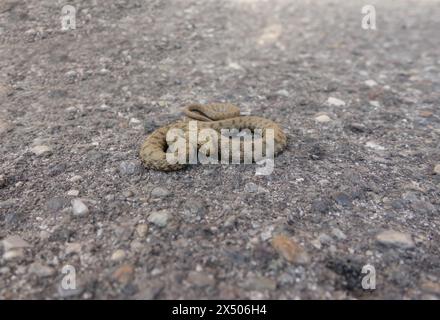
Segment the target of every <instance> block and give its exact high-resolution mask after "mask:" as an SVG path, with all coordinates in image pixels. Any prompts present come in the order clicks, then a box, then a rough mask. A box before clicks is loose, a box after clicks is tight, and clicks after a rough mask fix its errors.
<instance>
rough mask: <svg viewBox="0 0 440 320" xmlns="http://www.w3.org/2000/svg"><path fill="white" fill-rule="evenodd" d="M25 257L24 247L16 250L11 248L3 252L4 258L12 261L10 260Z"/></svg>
mask: <svg viewBox="0 0 440 320" xmlns="http://www.w3.org/2000/svg"><path fill="white" fill-rule="evenodd" d="M23 257H24V251H23V249H15V250H9V251H6V252H5V253H4V254H3V259H4V260H5V261H10V260H20V259H22V258H23Z"/></svg>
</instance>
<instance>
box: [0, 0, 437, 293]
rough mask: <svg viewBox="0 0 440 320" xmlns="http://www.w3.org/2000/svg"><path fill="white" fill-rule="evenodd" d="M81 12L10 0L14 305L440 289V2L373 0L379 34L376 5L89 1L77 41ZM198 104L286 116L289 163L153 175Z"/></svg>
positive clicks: (45, 1)
mask: <svg viewBox="0 0 440 320" xmlns="http://www.w3.org/2000/svg"><path fill="white" fill-rule="evenodd" d="M66 3H67V2H66V1H62V0H60V1H50V0H38V1H37V0H27V1H22V0H20V1H18V0H12V1H11V0H1V1H0V43H1V45H0V69H1V73H0V141H1V145H0V160H1V162H0V241H1V244H2V245H0V299H11V298H12V299H15V298H37V299H39V298H63V299H94V298H95V299H114V298H117V299H174V298H186V299H204V298H221V299H229V298H231V299H234V298H242V299H262V298H263V299H264V298H268V299H297V298H302V299H309V298H316V299H347V298H348V299H351V298H355V299H365V298H372V299H383V298H390V299H400V298H411V299H436V298H437V299H438V298H440V250H439V245H438V244H439V243H440V235H439V230H440V188H439V187H440V148H439V141H440V113H439V110H440V108H439V107H440V72H439V67H440V56H439V53H440V41H439V26H440V2H439V1H434V0H431V1H428V0H417V1H416V0H408V1H391V0H389V1H369V3H372V4H375V6H376V12H377V19H376V21H377V30H364V29H363V28H362V27H361V21H362V18H363V14H362V13H361V9H362V6H363V5H364V4H365V3H364V2H361V1H336V0H333V1H329V0H325V1H319V2H318V1H305V0H304V1H287V0H270V1H269V0H267V1H258V0H225V1H218V0H185V1H182V0H170V1H159V0H149V1H140V0H133V1H128V0H109V1H103V0H94V1H93V0H92V1H79V0H76V1H69V3H70V4H73V5H74V6H75V7H76V9H77V21H76V23H77V28H76V30H69V31H62V30H61V23H60V17H61V8H62V6H63V5H64V4H66ZM193 102H200V103H207V102H231V103H235V104H237V105H238V106H240V107H241V108H242V110H243V111H245V112H248V113H250V114H252V115H258V116H263V117H267V118H270V119H272V120H274V121H276V122H278V123H280V125H281V126H282V127H283V128H284V130H285V132H286V134H287V135H288V139H289V140H288V147H287V150H285V151H284V152H283V153H282V154H281V155H280V156H279V157H277V158H276V159H275V169H274V172H273V173H272V174H271V175H268V176H257V175H255V171H256V167H257V166H256V165H209V166H202V165H199V166H191V167H190V168H189V169H187V170H184V171H180V172H174V173H162V172H153V171H149V170H146V169H144V168H143V167H142V165H141V163H140V161H139V157H138V150H139V147H140V145H141V143H142V141H143V139H144V138H145V136H146V135H147V134H148V133H149V132H151V131H152V130H154V129H155V128H158V127H160V126H163V125H166V124H168V123H170V122H171V121H175V120H177V119H179V118H180V117H181V113H180V110H181V108H182V106H185V105H186V104H188V103H193ZM366 264H370V265H371V266H373V267H374V268H375V271H376V289H375V290H363V289H362V287H361V281H362V277H363V276H364V274H362V273H361V270H362V268H363V266H364V265H366ZM72 268H74V270H75V275H76V281H75V282H76V287H75V289H69V288H67V289H66V288H65V287H64V286H63V283H64V282H63V280H65V277H66V276H72V275H73V273H72V272H71V270H72ZM63 272H64V273H63ZM370 275H371V274H370Z"/></svg>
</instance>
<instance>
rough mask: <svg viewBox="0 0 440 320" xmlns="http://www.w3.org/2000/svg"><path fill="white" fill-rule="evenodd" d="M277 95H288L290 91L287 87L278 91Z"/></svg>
mask: <svg viewBox="0 0 440 320" xmlns="http://www.w3.org/2000/svg"><path fill="white" fill-rule="evenodd" d="M277 95H279V96H282V97H288V96H289V91H287V90H286V89H281V90H278V91H277Z"/></svg>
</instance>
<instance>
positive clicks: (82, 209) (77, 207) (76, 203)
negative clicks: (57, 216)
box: [71, 199, 89, 217]
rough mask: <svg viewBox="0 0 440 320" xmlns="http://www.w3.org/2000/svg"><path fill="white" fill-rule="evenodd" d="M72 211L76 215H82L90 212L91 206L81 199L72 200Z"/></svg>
mask: <svg viewBox="0 0 440 320" xmlns="http://www.w3.org/2000/svg"><path fill="white" fill-rule="evenodd" d="M71 203H72V212H73V215H74V216H77V217H80V216H85V215H87V214H88V213H89V208H87V206H86V205H85V204H84V202H82V200H80V199H73V200H72V202H71Z"/></svg>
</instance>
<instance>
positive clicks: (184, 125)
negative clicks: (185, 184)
mask: <svg viewBox="0 0 440 320" xmlns="http://www.w3.org/2000/svg"><path fill="white" fill-rule="evenodd" d="M183 112H184V114H185V115H186V116H187V117H188V118H189V119H184V120H182V121H178V122H175V123H172V124H169V125H167V126H164V127H161V128H159V129H157V130H155V131H153V132H152V133H151V134H150V135H149V136H148V137H147V138H146V139H145V141H144V143H143V144H142V146H141V149H140V157H141V159H142V161H143V163H144V165H145V167H146V168H149V169H154V170H160V171H176V170H180V169H183V168H184V167H185V164H183V163H175V164H172V163H170V162H169V161H168V160H167V158H166V154H167V149H168V142H167V132H168V131H169V130H170V129H181V130H182V132H184V133H185V136H186V137H188V135H187V134H188V131H189V129H188V124H189V121H196V124H197V130H198V132H200V130H202V129H213V130H215V131H216V132H217V133H218V134H219V136H220V135H221V130H222V129H230V130H231V129H238V130H242V129H249V130H250V131H251V132H255V130H257V129H261V130H262V135H261V139H262V140H263V150H264V147H265V146H266V144H265V139H264V137H265V132H266V130H267V129H272V130H273V133H274V135H273V137H274V148H273V152H274V155H276V154H278V153H279V152H281V151H282V150H283V149H284V148H285V147H286V144H287V139H286V135H285V134H284V132H283V131H282V130H281V128H280V127H279V126H278V124H276V123H275V122H273V121H271V120H269V119H265V118H261V117H256V116H240V109H239V108H238V107H236V106H235V105H232V104H229V103H215V104H206V105H201V104H192V105H189V106H187V107H186V108H184V110H183ZM254 143H255V140H254ZM196 147H197V149H199V150H200V147H201V143H200V142H198V144H197V146H196ZM243 150H244V146H243V141H240V151H241V155H240V158H241V159H243ZM188 153H189V148H188V150H187V152H186V154H187V157H188ZM253 161H254V162H256V161H258V159H256V158H253Z"/></svg>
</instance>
